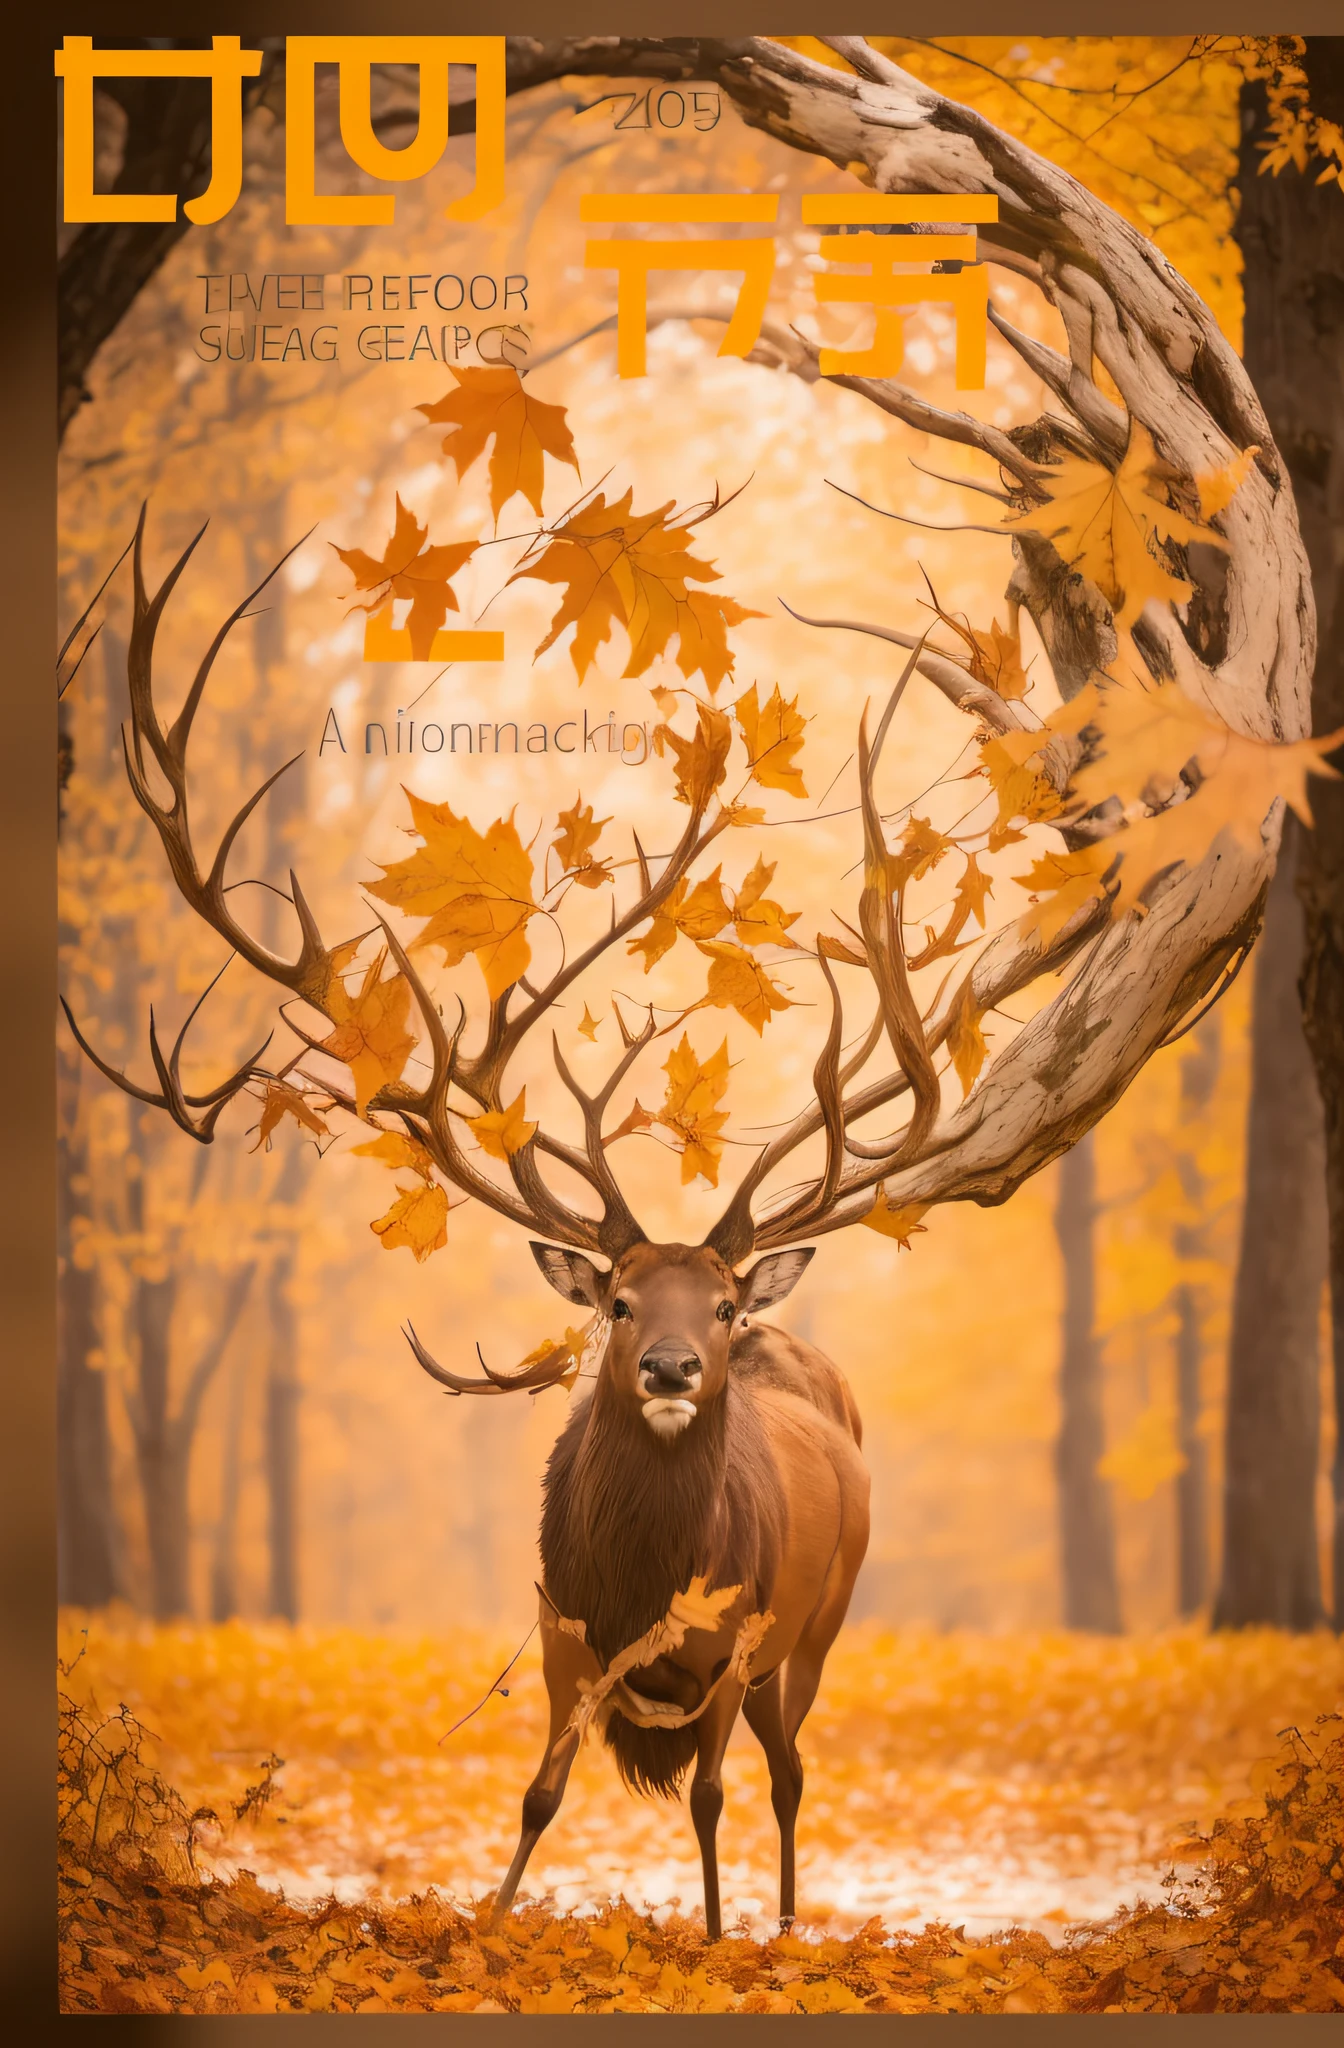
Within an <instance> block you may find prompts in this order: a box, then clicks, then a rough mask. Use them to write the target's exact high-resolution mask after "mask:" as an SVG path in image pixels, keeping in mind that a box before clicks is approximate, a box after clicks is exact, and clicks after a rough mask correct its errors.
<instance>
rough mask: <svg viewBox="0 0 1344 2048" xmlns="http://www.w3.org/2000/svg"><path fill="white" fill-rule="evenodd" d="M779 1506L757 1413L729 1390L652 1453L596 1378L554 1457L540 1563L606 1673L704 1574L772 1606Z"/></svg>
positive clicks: (635, 1417) (638, 1420)
mask: <svg viewBox="0 0 1344 2048" xmlns="http://www.w3.org/2000/svg"><path fill="white" fill-rule="evenodd" d="M782 1529H783V1496H782V1492H781V1489H780V1484H779V1478H778V1474H777V1472H776V1470H775V1466H774V1461H773V1459H772V1457H771V1455H770V1450H769V1446H768V1444H767V1442H766V1439H765V1433H764V1430H763V1428H762V1425H761V1421H760V1418H759V1416H758V1414H757V1412H756V1408H755V1404H754V1403H753V1401H752V1400H751V1397H750V1395H749V1394H748V1393H746V1392H745V1391H743V1390H742V1389H741V1388H738V1387H734V1386H733V1385H732V1384H731V1383H729V1384H728V1385H726V1386H725V1387H724V1389H723V1391H722V1393H721V1394H720V1395H719V1396H718V1398H717V1399H716V1400H714V1401H713V1402H712V1403H709V1404H707V1405H706V1406H705V1407H704V1408H703V1409H702V1410H701V1413H700V1416H699V1418H698V1420H697V1422H696V1425H695V1427H694V1428H693V1429H689V1430H686V1431H685V1432H684V1433H683V1434H682V1435H681V1436H679V1437H678V1438H676V1439H675V1440H674V1441H672V1442H670V1443H669V1442H664V1441H660V1440H659V1439H658V1438H657V1437H656V1436H655V1435H654V1434H653V1433H652V1431H650V1429H649V1428H648V1427H647V1425H646V1424H645V1422H644V1420H643V1418H642V1417H641V1416H640V1415H639V1413H638V1412H637V1411H636V1410H635V1408H634V1407H633V1405H632V1404H631V1403H630V1402H629V1401H627V1400H624V1399H622V1397H621V1395H620V1393H619V1392H618V1391H617V1390H616V1389H615V1388H613V1387H612V1386H610V1385H609V1384H608V1383H607V1381H606V1377H605V1375H604V1374H603V1373H602V1372H601V1371H600V1370H599V1373H598V1378H597V1382H596V1384H595V1386H594V1389H593V1393H592V1396H591V1398H590V1399H589V1400H588V1401H586V1402H585V1403H584V1404H583V1405H582V1406H581V1407H578V1408H576V1409H575V1411H574V1413H573V1414H572V1415H571V1416H570V1418H569V1420H568V1422H567V1423H566V1426H565V1428H564V1430H563V1431H562V1433H561V1435H560V1437H559V1439H558V1441H557V1443H556V1446H555V1449H554V1450H553V1452H552V1453H551V1458H550V1462H549V1464H548V1466H547V1471H546V1481H545V1505H544V1508H543V1512H542V1524H541V1557H542V1566H543V1570H544V1572H545V1576H546V1590H547V1592H548V1594H549V1595H550V1597H551V1599H552V1600H554V1601H555V1603H556V1605H557V1606H558V1607H559V1609H560V1611H561V1613H562V1614H565V1615H567V1616H569V1617H570V1618H571V1619H573V1620H581V1621H583V1622H584V1623H585V1624H586V1626H587V1631H588V1640H589V1641H590V1642H591V1643H592V1645H593V1648H594V1649H595V1650H596V1652H597V1654H598V1656H599V1657H600V1658H601V1659H602V1661H603V1662H604V1663H606V1662H607V1661H609V1660H610V1658H612V1657H613V1656H615V1655H616V1654H617V1653H618V1652H619V1651H620V1650H623V1649H624V1648H625V1647H626V1645H627V1644H629V1643H632V1642H634V1641H636V1640H637V1638H638V1637H639V1636H641V1635H643V1634H644V1632H645V1631H646V1630H647V1629H649V1628H651V1627H652V1626H653V1625H654V1623H655V1622H658V1621H661V1619H662V1617H663V1616H664V1615H665V1614H666V1612H667V1610H668V1608H669V1606H670V1605H671V1603H672V1597H673V1595H674V1594H675V1593H677V1592H680V1591H683V1590H684V1589H685V1588H686V1587H687V1586H689V1584H690V1582H691V1580H692V1579H693V1578H694V1577H696V1576H697V1574H706V1575H707V1576H708V1579H709V1583H710V1585H711V1586H722V1585H735V1584H740V1585H743V1586H745V1587H746V1588H747V1590H748V1592H749V1594H750V1596H751V1599H752V1604H753V1605H754V1606H757V1607H761V1606H764V1605H765V1604H766V1603H767V1602H768V1599H769V1594H770V1589H771V1586H772V1584H773V1581H774V1575H775V1568H776V1564H777V1561H778V1556H779V1550H780V1541H781V1536H782Z"/></svg>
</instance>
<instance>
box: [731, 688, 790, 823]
mask: <svg viewBox="0 0 1344 2048" xmlns="http://www.w3.org/2000/svg"><path fill="white" fill-rule="evenodd" d="M733 716H734V717H735V718H736V720H737V722H738V724H739V725H740V726H741V728H742V737H743V739H744V740H745V742H746V747H747V762H748V765H749V767H750V769H751V779H752V781H753V782H758V783H759V784H760V786H761V788H762V789H784V790H787V791H788V793H789V795H790V796H806V795H807V788H806V785H805V784H804V782H803V774H802V770H801V769H800V768H798V767H796V766H795V765H794V758H793V757H794V755H795V754H796V753H797V752H798V750H799V748H800V747H801V746H802V744H803V733H804V732H805V730H806V728H807V720H806V719H805V718H804V717H803V716H802V714H801V712H800V711H799V709H798V699H797V698H796V697H791V698H790V699H789V700H788V702H787V703H786V702H785V700H784V697H783V695H782V694H781V691H780V687H779V684H778V683H776V684H775V687H774V689H773V691H772V692H771V694H770V696H769V697H768V698H767V699H766V701H765V704H764V705H763V706H762V705H761V704H759V703H758V702H757V697H756V685H755V683H753V684H752V686H751V688H750V689H749V690H748V691H747V693H746V695H745V696H742V697H739V698H738V700H737V702H736V704H734V706H733Z"/></svg>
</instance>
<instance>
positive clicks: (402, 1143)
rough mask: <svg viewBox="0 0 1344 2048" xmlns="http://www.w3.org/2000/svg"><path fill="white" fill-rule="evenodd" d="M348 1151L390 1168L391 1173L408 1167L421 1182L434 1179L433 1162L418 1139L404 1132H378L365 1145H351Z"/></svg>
mask: <svg viewBox="0 0 1344 2048" xmlns="http://www.w3.org/2000/svg"><path fill="white" fill-rule="evenodd" d="M350 1150H351V1151H352V1152H353V1153H355V1154H357V1155H358V1156H359V1157H360V1158H362V1159H377V1160H379V1161H380V1162H381V1163H382V1165H384V1166H386V1167H390V1168H391V1170H392V1172H393V1173H400V1172H402V1171H403V1170H404V1169H405V1168H406V1167H409V1168H410V1170H411V1172H412V1173H418V1174H419V1176H420V1178H421V1180H432V1179H433V1178H434V1161H433V1160H432V1159H431V1157H430V1155H429V1153H428V1152H427V1151H426V1150H425V1147H424V1146H423V1145H422V1144H421V1143H420V1140H419V1139H418V1138H412V1137H411V1136H410V1134H409V1133H408V1132H406V1131H380V1132H379V1134H378V1136H377V1137H376V1138H371V1139H370V1140H369V1142H368V1144H367V1145H352V1146H351V1148H350Z"/></svg>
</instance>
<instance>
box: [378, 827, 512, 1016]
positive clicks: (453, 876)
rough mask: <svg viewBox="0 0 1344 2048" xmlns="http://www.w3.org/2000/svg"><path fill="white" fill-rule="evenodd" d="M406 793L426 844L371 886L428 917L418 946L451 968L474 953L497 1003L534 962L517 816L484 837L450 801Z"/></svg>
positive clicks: (394, 864) (388, 868)
mask: <svg viewBox="0 0 1344 2048" xmlns="http://www.w3.org/2000/svg"><path fill="white" fill-rule="evenodd" d="M406 795H407V798H408V800H409V802H410V806H411V816H412V818H413V820H414V829H415V832H416V833H417V834H418V836H419V837H420V839H421V840H422V842H423V843H422V844H421V845H420V846H419V847H417V849H416V851H415V852H414V853H412V854H409V855H408V856H407V858H406V859H405V860H400V861H393V862H392V863H391V864H390V865H384V866H383V879H382V880H381V881H379V882H371V883H370V884H369V893H370V894H371V895H373V896H380V897H381V898H382V899H383V901H384V902H385V903H394V904H395V905H396V906H397V908H398V909H399V910H404V911H407V912H408V913H409V914H410V915H411V916H412V917H428V918H429V923H428V924H427V925H426V926H425V928H424V930H423V931H422V932H420V934H419V935H418V937H417V938H416V940H415V944H416V946H438V947H440V948H441V949H442V952H443V958H444V964H445V966H448V967H455V966H457V964H458V962H459V961H461V960H464V959H465V958H466V956H467V954H468V953H474V954H475V956H476V959H477V962H478V963H479V965H480V969H481V972H482V973H483V974H484V976H485V985H486V988H487V989H488V991H489V993H490V996H491V999H492V1000H494V999H496V998H497V997H499V996H501V995H502V994H503V993H504V990H505V989H506V988H508V987H510V986H511V985H512V983H514V982H515V981H517V979H518V977H519V976H520V975H522V974H525V973H526V972H527V966H528V962H529V961H530V960H531V958H532V949H531V947H530V945H529V944H528V940H527V932H526V926H527V920H528V919H529V918H530V917H531V916H532V914H533V912H534V911H535V909H536V907H537V906H536V904H535V903H534V902H533V900H532V861H531V857H530V856H529V854H528V853H527V850H526V849H525V847H524V846H523V844H522V842H521V840H520V839H519V837H518V830H517V827H516V826H515V824H514V822H513V817H512V814H510V816H509V817H507V818H497V819H496V820H495V822H494V824H493V825H491V827H490V828H489V830H488V831H487V832H486V833H485V834H484V835H482V834H481V833H479V832H477V831H476V829H475V827H474V826H473V825H472V824H471V822H470V821H469V820H468V819H466V818H459V817H457V816H456V815H455V813H454V812H453V810H452V809H451V807H450V806H449V805H448V804H431V803H426V802H425V801H424V800H423V799H422V798H421V797H418V796H416V795H415V793H414V792H413V791H412V790H409V789H408V790H407V792H406Z"/></svg>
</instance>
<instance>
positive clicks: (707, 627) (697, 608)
mask: <svg viewBox="0 0 1344 2048" xmlns="http://www.w3.org/2000/svg"><path fill="white" fill-rule="evenodd" d="M633 501H634V492H633V490H630V491H627V492H626V493H625V496H624V497H623V498H619V499H617V500H616V501H615V502H614V503H612V504H610V505H608V503H607V501H606V496H605V494H604V493H603V492H601V491H599V492H598V493H597V495H596V496H595V497H594V498H593V500H592V501H591V503H589V504H587V505H585V506H583V507H582V508H581V510H579V511H578V512H575V513H573V514H572V515H571V516H570V517H569V518H568V519H566V520H564V521H563V522H562V523H561V524H560V525H559V526H556V527H554V528H553V529H552V530H551V532H550V534H549V536H548V540H549V545H548V546H547V548H546V549H545V551H544V552H543V553H542V554H541V555H540V556H539V557H538V559H537V560H536V561H535V562H527V563H524V565H523V567H522V568H520V569H517V570H515V571H514V574H513V575H512V576H511V577H510V579H509V581H510V582H511V583H512V582H517V580H518V579H519V577H524V576H527V577H535V578H536V579H538V580H539V581H540V582H543V583H561V584H564V585H566V586H567V587H566V590H565V595H564V598H563V600H562V602H561V604H560V606H559V609H558V610H557V611H556V614H555V616H554V618H553V619H552V620H551V628H550V631H549V632H548V633H547V635H546V637H545V639H544V640H543V641H542V642H541V643H540V645H539V646H538V648H537V653H538V654H539V655H540V654H544V653H545V652H546V649H547V648H548V647H551V646H553V645H554V644H555V642H556V641H557V640H558V639H559V637H560V635H561V634H562V633H563V632H564V630H565V628H566V627H567V626H573V627H574V639H573V643H572V645H571V648H570V655H571V658H572V660H573V663H574V669H575V673H576V674H577V676H578V678H579V681H580V682H582V681H583V678H584V677H585V675H586V674H587V673H588V670H589V668H590V667H591V666H592V663H593V660H594V658H595V657H596V654H597V650H598V648H599V647H601V646H602V645H603V644H604V642H606V641H607V640H609V639H610V638H611V628H612V626H613V625H619V626H624V628H625V630H626V634H627V636H628V638H629V641H630V658H629V661H628V662H627V663H626V666H625V668H624V670H623V671H622V673H623V674H624V675H627V676H639V675H643V673H644V671H645V670H646V669H647V668H648V667H649V666H650V665H651V664H652V663H653V662H654V661H656V660H657V659H658V657H659V656H660V655H662V654H664V653H666V651H667V647H668V643H669V642H670V640H671V639H672V636H673V634H675V635H676V636H677V666H678V667H679V668H680V670H681V672H682V674H683V675H684V676H692V675H694V674H696V673H697V671H698V672H699V673H700V674H701V675H703V676H704V678H705V681H706V682H707V683H708V685H709V688H710V690H711V691H713V690H716V689H717V688H718V686H719V684H720V683H721V682H722V681H723V678H724V677H725V676H726V675H729V674H730V673H731V672H732V667H733V657H732V654H731V653H730V652H729V649H728V642H727V638H726V628H727V627H729V626H735V625H738V624H740V622H741V621H742V620H743V619H758V618H762V617H764V613H762V612H753V611H748V610H746V609H745V608H744V607H743V606H742V605H739V604H737V603H735V602H734V600H733V599H732V598H730V597H719V596H710V595H709V593H708V592H706V591H700V590H692V589H690V588H688V586H689V585H690V584H691V583H716V582H718V580H719V572H718V570H717V569H716V568H714V566H713V564H712V563H710V562H702V561H698V560H697V559H696V558H695V557H694V556H693V555H692V554H691V553H690V552H689V549H688V546H687V543H688V541H689V539H690V536H691V534H692V532H693V530H694V522H693V521H692V522H688V523H687V524H685V525H682V526H669V525H668V523H667V521H668V517H669V515H670V514H671V513H672V511H673V509H674V507H673V503H672V501H671V500H670V499H669V501H668V502H667V504H666V505H660V506H659V507H658V509H657V511H655V512H644V513H636V512H634V511H633V509H632V506H633Z"/></svg>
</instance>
